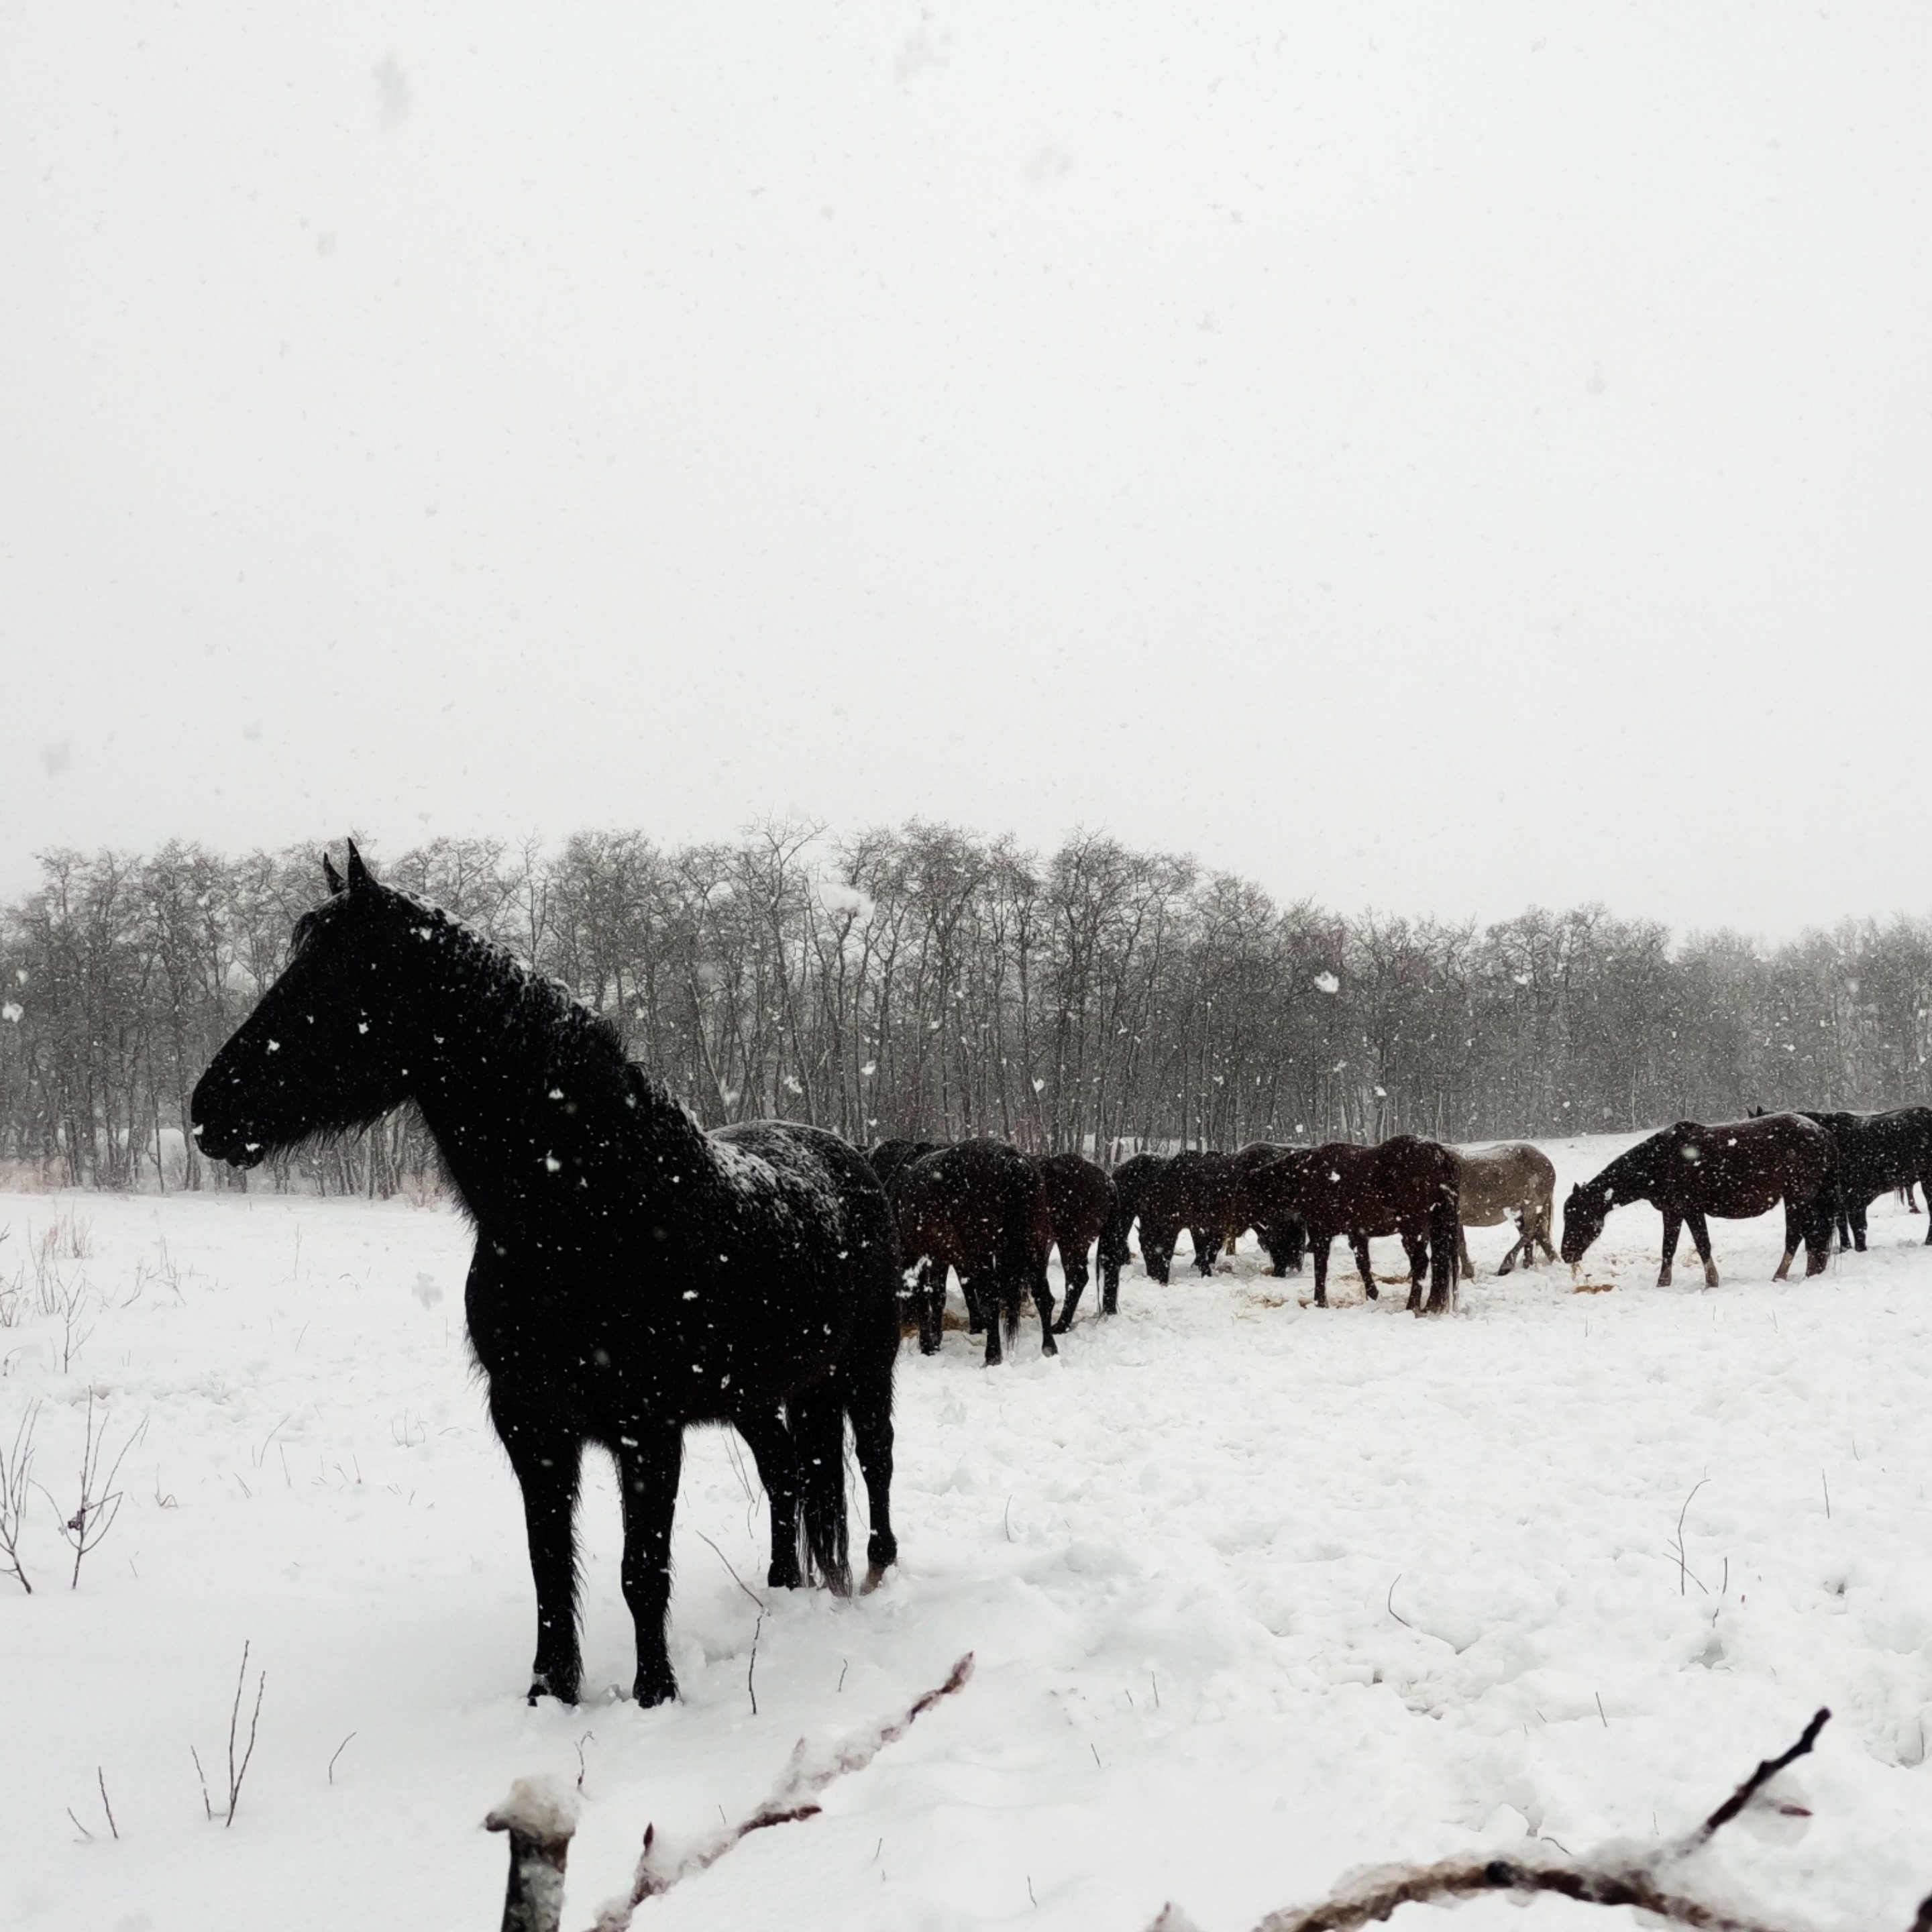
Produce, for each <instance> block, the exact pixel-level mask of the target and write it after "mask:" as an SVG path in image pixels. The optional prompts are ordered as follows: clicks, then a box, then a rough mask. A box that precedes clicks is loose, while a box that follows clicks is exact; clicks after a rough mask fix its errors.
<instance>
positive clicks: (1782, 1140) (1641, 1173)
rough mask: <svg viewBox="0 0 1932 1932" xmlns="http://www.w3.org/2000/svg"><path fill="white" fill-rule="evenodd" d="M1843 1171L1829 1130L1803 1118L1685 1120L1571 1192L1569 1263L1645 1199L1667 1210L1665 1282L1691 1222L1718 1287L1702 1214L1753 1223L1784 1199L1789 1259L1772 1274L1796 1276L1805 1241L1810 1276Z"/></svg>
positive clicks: (1820, 1266)
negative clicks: (1794, 1266) (1631, 1204)
mask: <svg viewBox="0 0 1932 1932" xmlns="http://www.w3.org/2000/svg"><path fill="white" fill-rule="evenodd" d="M1837 1194H1838V1149H1837V1148H1835V1146H1834V1145H1833V1144H1832V1136H1830V1134H1829V1133H1827V1132H1826V1130H1825V1129H1824V1128H1823V1127H1820V1126H1819V1124H1817V1121H1808V1120H1807V1119H1805V1117H1804V1115H1802V1114H1765V1115H1759V1116H1758V1117H1757V1118H1754V1119H1751V1120H1748V1121H1727V1122H1724V1123H1721V1124H1718V1125H1717V1126H1715V1127H1705V1126H1703V1125H1701V1124H1699V1123H1698V1122H1697V1121H1679V1122H1678V1123H1677V1124H1676V1126H1675V1127H1666V1128H1664V1130H1663V1131H1662V1132H1661V1133H1655V1134H1652V1136H1650V1138H1649V1139H1648V1140H1644V1141H1640V1142H1638V1143H1637V1145H1636V1146H1635V1147H1634V1148H1631V1150H1630V1151H1629V1152H1628V1154H1619V1156H1618V1157H1617V1158H1616V1160H1613V1161H1612V1162H1611V1163H1610V1166H1607V1168H1605V1169H1604V1171H1603V1172H1601V1174H1599V1175H1597V1176H1596V1177H1595V1178H1594V1179H1593V1180H1590V1181H1583V1182H1581V1183H1580V1184H1578V1185H1577V1187H1573V1188H1571V1190H1570V1198H1569V1199H1568V1200H1567V1201H1566V1202H1565V1203H1564V1204H1563V1244H1562V1254H1563V1259H1565V1261H1566V1262H1568V1263H1569V1264H1570V1265H1571V1267H1572V1268H1574V1267H1575V1266H1576V1265H1577V1263H1578V1262H1580V1261H1581V1260H1582V1259H1583V1257H1584V1256H1585V1255H1586V1253H1588V1252H1589V1248H1590V1244H1592V1242H1593V1241H1595V1239H1596V1238H1597V1237H1598V1235H1600V1234H1601V1233H1602V1232H1603V1229H1604V1220H1605V1219H1606V1217H1607V1216H1608V1215H1609V1214H1610V1210H1611V1209H1612V1208H1615V1207H1618V1206H1620V1205H1622V1203H1624V1202H1627V1201H1648V1202H1649V1203H1650V1205H1652V1207H1653V1208H1655V1209H1656V1210H1657V1211H1658V1213H1659V1214H1661V1215H1662V1216H1663V1217H1664V1265H1663V1267H1662V1268H1661V1270H1660V1271H1659V1272H1658V1277H1657V1285H1658V1287H1659V1288H1668V1287H1669V1286H1670V1269H1671V1264H1672V1263H1673V1262H1674V1261H1675V1260H1676V1258H1677V1236H1678V1232H1679V1229H1680V1228H1685V1227H1688V1229H1690V1230H1691V1240H1692V1241H1693V1242H1694V1243H1695V1244H1696V1246H1697V1257H1698V1259H1699V1260H1700V1261H1701V1262H1703V1264H1704V1282H1705V1286H1706V1287H1709V1288H1715V1287H1716V1286H1718V1265H1717V1263H1716V1262H1715V1261H1713V1260H1712V1259H1711V1231H1710V1229H1709V1226H1707V1225H1706V1219H1705V1217H1706V1216H1707V1215H1711V1214H1715V1215H1717V1216H1718V1217H1719V1218H1720V1219H1721V1220H1727V1221H1745V1220H1751V1219H1752V1218H1753V1217H1755V1216H1757V1215H1760V1214H1766V1213H1768V1212H1769V1211H1770V1210H1771V1209H1772V1208H1775V1207H1776V1206H1777V1205H1778V1202H1780V1201H1782V1202H1784V1259H1783V1260H1782V1261H1781V1262H1779V1263H1778V1272H1777V1273H1776V1274H1775V1275H1773V1276H1772V1280H1774V1281H1782V1280H1784V1278H1785V1277H1786V1276H1787V1274H1790V1271H1791V1262H1792V1257H1793V1256H1795V1255H1796V1253H1797V1252H1798V1246H1799V1242H1800V1241H1802V1242H1803V1243H1804V1244H1805V1274H1807V1275H1814V1274H1823V1272H1824V1271H1825V1267H1826V1262H1827V1260H1828V1259H1829V1256H1830V1253H1831V1247H1832V1209H1833V1207H1834V1205H1835V1202H1836V1200H1837Z"/></svg>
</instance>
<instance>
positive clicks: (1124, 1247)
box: [1108, 1154, 1168, 1260]
mask: <svg viewBox="0 0 1932 1932" xmlns="http://www.w3.org/2000/svg"><path fill="white" fill-rule="evenodd" d="M1167 1162H1168V1157H1167V1156H1166V1154H1130V1155H1129V1156H1128V1157H1127V1159H1126V1160H1124V1161H1122V1162H1121V1164H1120V1166H1118V1167H1117V1168H1115V1169H1114V1171H1113V1172H1112V1174H1111V1175H1109V1176H1108V1178H1109V1180H1110V1181H1112V1182H1113V1184H1114V1220H1113V1224H1112V1232H1111V1233H1110V1234H1109V1237H1108V1241H1109V1245H1110V1247H1112V1249H1113V1250H1114V1252H1115V1253H1116V1254H1118V1255H1119V1256H1121V1259H1122V1260H1127V1259H1130V1257H1131V1256H1132V1255H1133V1247H1132V1246H1131V1244H1130V1242H1129V1241H1128V1236H1129V1235H1130V1234H1131V1233H1132V1232H1133V1226H1134V1223H1136V1221H1137V1220H1139V1219H1140V1212H1141V1203H1142V1201H1143V1200H1144V1199H1145V1198H1146V1196H1147V1192H1148V1189H1149V1188H1150V1187H1152V1186H1153V1185H1154V1177H1155V1176H1156V1175H1157V1174H1159V1173H1160V1171H1161V1170H1162V1169H1163V1168H1164V1167H1166V1165H1167Z"/></svg>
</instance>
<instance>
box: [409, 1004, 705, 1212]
mask: <svg viewBox="0 0 1932 1932" xmlns="http://www.w3.org/2000/svg"><path fill="white" fill-rule="evenodd" d="M496 991H497V992H498V994H499V995H500V992H501V989H496ZM432 1004H433V1011H434V1017H433V1018H432V1019H431V1020H430V1021H429V1022H427V1023H426V1029H425V1030H426V1032H427V1034H428V1037H427V1038H426V1039H425V1040H424V1041H422V1042H421V1043H419V1052H421V1055H422V1061H423V1064H424V1074H423V1076H422V1080H421V1082H420V1083H419V1085H418V1086H417V1088H416V1102H417V1105H418V1106H419V1109H421V1111H422V1116H423V1119H424V1122H425V1125H426V1126H427V1127H428V1129H429V1131H430V1133H431V1136H432V1137H433V1138H434V1140H435V1142H436V1143H437V1148H438V1150H439V1151H440V1153H441V1154H442V1156H443V1162H444V1165H445V1166H446V1167H447V1168H448V1169H449V1175H450V1178H451V1179H452V1181H454V1183H455V1186H456V1188H457V1191H458V1193H459V1194H460V1195H461V1196H462V1197H463V1202H464V1203H465V1205H466V1206H467V1207H468V1208H469V1211H470V1213H471V1214H472V1217H473V1218H475V1220H477V1221H478V1223H479V1224H481V1223H483V1222H484V1221H486V1220H495V1219H496V1218H497V1217H499V1215H503V1214H508V1215H511V1216H514V1217H517V1218H518V1219H526V1218H527V1217H529V1216H530V1215H532V1214H537V1215H538V1216H541V1215H543V1214H546V1213H550V1212H554V1213H557V1214H566V1215H574V1214H577V1212H578V1211H579V1208H580V1199H578V1198H577V1197H578V1196H579V1195H580V1190H578V1189H577V1187H575V1185H574V1181H573V1183H572V1185H571V1189H570V1191H569V1192H568V1193H565V1192H564V1191H563V1190H562V1184H561V1182H560V1180H559V1177H562V1176H563V1175H571V1176H572V1177H576V1178H589V1177H592V1176H594V1177H595V1179H596V1181H598V1182H599V1183H602V1184H609V1185H616V1186H619V1187H622V1188H623V1190H624V1191H625V1193H626V1194H627V1195H628V1196H629V1197H630V1199H631V1200H633V1201H634V1202H640V1203H641V1202H643V1200H645V1199H656V1198H658V1196H660V1195H664V1196H667V1197H668V1199H667V1202H666V1205H667V1207H668V1208H670V1212H671V1214H673V1215H674V1216H675V1215H679V1211H680V1210H683V1211H689V1210H692V1209H695V1208H696V1207H697V1204H698V1202H699V1200H700V1198H701V1197H702V1196H703V1193H704V1192H705V1191H706V1183H707V1181H714V1180H715V1177H716V1163H715V1158H714V1157H713V1155H712V1151H711V1148H710V1146H709V1142H708V1141H707V1139H706V1136H705V1135H704V1134H703V1132H702V1130H700V1129H699V1128H698V1127H696V1126H695V1125H694V1124H693V1123H692V1121H691V1118H690V1117H689V1116H688V1115H686V1114H685V1112H684V1110H683V1109H682V1108H680V1107H679V1106H677V1104H676V1103H675V1102H674V1101H673V1100H671V1099H670V1097H669V1096H668V1095H667V1094H665V1093H664V1091H662V1089H661V1088H658V1086H657V1085H656V1084H655V1082H651V1081H648V1080H645V1079H640V1078H637V1077H634V1076H633V1075H632V1073H631V1070H630V1069H629V1068H628V1067H626V1066H625V1064H624V1062H623V1061H622V1060H621V1059H620V1058H617V1057H616V1055H615V1054H613V1052H611V1051H610V1049H609V1048H608V1047H607V1046H606V1045H604V1043H603V1042H601V1040H598V1038H597V1037H596V1036H595V1035H594V1034H591V1033H589V1031H587V1030H586V1029H585V1028H583V1027H581V1026H580V1025H578V1024H576V1023H575V1022H574V1020H572V1019H565V1021H563V1022H562V1023H560V1024H556V1025H535V1026H532V1025H520V1024H518V1021H517V1015H516V1014H515V1013H514V1010H513V1003H511V1002H506V1001H505V999H504V998H502V997H500V996H499V997H494V998H488V997H486V998H473V997H472V998H452V999H450V1000H449V1001H441V1000H439V1001H435V1002H434V1003H432ZM673 1176H675V1177H676V1178H675V1180H674V1181H673V1180H672V1179H671V1177H673Z"/></svg>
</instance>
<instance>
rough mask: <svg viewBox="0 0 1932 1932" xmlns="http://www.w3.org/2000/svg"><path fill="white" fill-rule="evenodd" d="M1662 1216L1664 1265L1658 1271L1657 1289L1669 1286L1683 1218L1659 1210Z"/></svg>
mask: <svg viewBox="0 0 1932 1932" xmlns="http://www.w3.org/2000/svg"><path fill="white" fill-rule="evenodd" d="M1661 1214H1663V1216H1664V1265H1663V1267H1662V1268H1660V1269H1659V1270H1658V1274H1657V1285H1658V1287H1659V1288H1668V1287H1669V1286H1670V1271H1671V1269H1672V1268H1673V1267H1675V1266H1676V1262H1677V1237H1678V1236H1679V1235H1680V1234H1681V1233H1682V1232H1683V1227H1684V1217H1682V1215H1681V1214H1678V1213H1676V1211H1675V1210H1673V1209H1672V1208H1663V1209H1661Z"/></svg>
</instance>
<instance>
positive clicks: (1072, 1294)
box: [1034, 1154, 1121, 1335]
mask: <svg viewBox="0 0 1932 1932" xmlns="http://www.w3.org/2000/svg"><path fill="white" fill-rule="evenodd" d="M1034 1166H1037V1168H1038V1169H1040V1179H1041V1181H1043V1183H1044V1184H1045V1185H1046V1210H1047V1214H1048V1216H1049V1218H1050V1219H1051V1220H1052V1223H1053V1241H1054V1245H1055V1247H1057V1248H1058V1249H1059V1250H1060V1271H1061V1274H1063V1275H1064V1276H1065V1277H1066V1278H1067V1299H1066V1300H1065V1301H1063V1302H1062V1303H1061V1304H1060V1319H1058V1321H1057V1322H1055V1323H1054V1325H1053V1332H1054V1333H1055V1334H1056V1335H1064V1334H1066V1333H1067V1330H1068V1329H1070V1328H1072V1327H1073V1311H1074V1310H1075V1309H1076V1308H1077V1307H1079V1305H1080V1298H1081V1296H1082V1295H1083V1294H1085V1292H1086V1289H1087V1280H1088V1274H1087V1250H1088V1249H1089V1248H1091V1247H1093V1246H1094V1244H1095V1243H1096V1242H1098V1243H1099V1244H1100V1312H1101V1313H1102V1314H1103V1315H1112V1313H1114V1312H1115V1307H1116V1306H1117V1305H1118V1301H1119V1298H1120V1292H1121V1258H1120V1256H1119V1255H1118V1254H1117V1253H1113V1252H1112V1250H1110V1248H1109V1246H1108V1241H1107V1235H1108V1230H1109V1229H1111V1228H1112V1226H1113V1225H1114V1184H1113V1182H1112V1181H1111V1180H1110V1179H1109V1178H1108V1176H1107V1172H1106V1169H1104V1168H1100V1167H1096V1166H1094V1163H1092V1162H1091V1160H1086V1159H1085V1158H1084V1157H1082V1156H1081V1155H1079V1154H1049V1155H1047V1156H1046V1157H1045V1158H1044V1159H1043V1160H1039V1161H1036V1162H1035V1163H1034Z"/></svg>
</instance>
